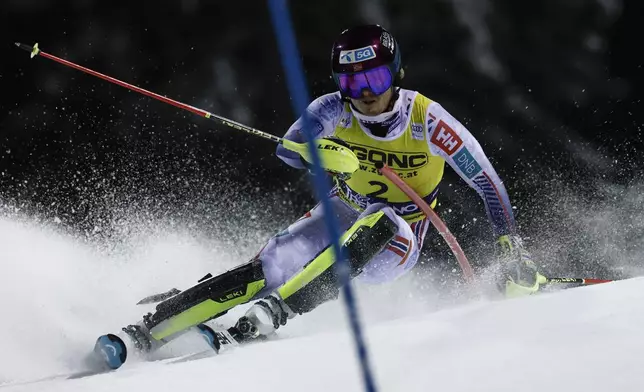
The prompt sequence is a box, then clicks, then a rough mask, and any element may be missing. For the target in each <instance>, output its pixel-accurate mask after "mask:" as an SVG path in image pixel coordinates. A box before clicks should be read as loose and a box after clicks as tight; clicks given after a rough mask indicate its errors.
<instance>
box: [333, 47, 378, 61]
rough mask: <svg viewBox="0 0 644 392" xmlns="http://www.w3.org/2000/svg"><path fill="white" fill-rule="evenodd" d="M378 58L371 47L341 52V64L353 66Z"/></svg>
mask: <svg viewBox="0 0 644 392" xmlns="http://www.w3.org/2000/svg"><path fill="white" fill-rule="evenodd" d="M375 58H376V52H375V51H374V50H373V48H372V47H371V46H365V47H364V48H359V49H353V50H343V51H341V52H340V64H353V63H359V62H362V61H367V60H371V59H375Z"/></svg>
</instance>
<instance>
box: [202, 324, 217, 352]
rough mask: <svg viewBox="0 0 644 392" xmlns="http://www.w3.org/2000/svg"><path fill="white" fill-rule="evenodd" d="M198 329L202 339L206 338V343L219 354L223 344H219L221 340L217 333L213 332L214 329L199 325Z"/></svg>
mask: <svg viewBox="0 0 644 392" xmlns="http://www.w3.org/2000/svg"><path fill="white" fill-rule="evenodd" d="M197 329H198V330H199V333H200V334H201V337H203V338H204V340H205V341H206V343H208V345H209V346H210V347H211V348H212V349H213V350H214V351H215V353H217V354H219V349H220V348H221V342H219V338H218V337H217V334H216V333H215V331H213V329H212V328H210V327H209V326H207V325H206V324H199V325H197Z"/></svg>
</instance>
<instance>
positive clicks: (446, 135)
mask: <svg viewBox="0 0 644 392" xmlns="http://www.w3.org/2000/svg"><path fill="white" fill-rule="evenodd" d="M431 141H432V143H434V144H435V145H437V146H438V147H439V148H440V149H441V150H443V151H445V153H447V155H452V154H454V153H455V152H456V151H457V150H458V148H459V147H461V144H463V140H461V138H460V136H458V135H457V134H456V132H455V131H454V130H453V129H452V128H450V126H449V125H447V124H446V123H445V122H444V121H443V120H440V121H439V122H438V124H436V129H435V130H434V133H433V134H432V139H431Z"/></svg>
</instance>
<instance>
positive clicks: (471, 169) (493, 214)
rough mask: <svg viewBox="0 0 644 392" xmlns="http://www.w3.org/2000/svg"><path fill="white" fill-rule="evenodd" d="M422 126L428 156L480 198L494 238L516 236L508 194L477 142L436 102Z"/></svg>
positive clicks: (432, 104)
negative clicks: (442, 163)
mask: <svg viewBox="0 0 644 392" xmlns="http://www.w3.org/2000/svg"><path fill="white" fill-rule="evenodd" d="M425 123H426V124H427V134H428V138H427V142H428V143H429V147H430V150H431V152H432V153H433V154H435V155H439V156H441V157H443V158H444V159H445V161H446V162H447V163H448V164H449V165H450V166H451V167H452V169H454V171H456V173H458V175H459V176H460V177H461V178H462V179H463V180H465V182H467V184H468V185H469V186H470V187H472V188H473V189H474V190H476V192H477V193H478V194H479V196H481V198H482V199H483V202H484V203H485V209H486V212H487V216H488V218H489V220H490V222H491V224H492V228H493V230H494V233H495V234H496V236H497V237H500V236H503V235H508V234H515V233H516V228H515V221H514V214H513V212H512V205H511V204H510V198H509V197H508V193H507V191H506V189H505V186H504V185H503V182H502V181H501V179H500V178H499V176H498V174H497V173H496V171H495V170H494V168H493V167H492V164H491V163H490V161H489V159H488V158H487V156H486V155H485V153H484V152H483V149H482V148H481V145H480V144H479V142H478V141H477V140H476V138H474V136H472V134H471V133H470V132H469V131H468V130H467V128H465V127H464V126H463V125H462V124H461V123H460V122H459V121H458V120H456V119H455V118H454V117H453V116H452V115H451V114H449V113H448V112H447V110H445V109H444V108H443V107H442V106H441V105H440V104H438V103H437V102H433V103H431V104H430V105H429V107H428V109H427V114H426V122H425Z"/></svg>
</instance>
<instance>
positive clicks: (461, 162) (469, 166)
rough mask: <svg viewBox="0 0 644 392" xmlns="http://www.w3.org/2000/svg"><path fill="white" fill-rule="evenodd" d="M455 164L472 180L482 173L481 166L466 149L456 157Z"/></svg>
mask: <svg viewBox="0 0 644 392" xmlns="http://www.w3.org/2000/svg"><path fill="white" fill-rule="evenodd" d="M454 162H456V166H458V167H459V168H460V169H461V170H462V171H463V173H465V176H466V177H467V178H470V179H471V178H472V177H474V176H475V175H477V174H479V173H480V172H481V165H479V163H478V162H476V159H474V157H473V156H472V154H470V152H469V151H468V150H467V148H466V147H463V149H461V151H459V152H458V154H456V155H454Z"/></svg>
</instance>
